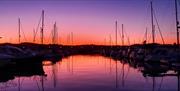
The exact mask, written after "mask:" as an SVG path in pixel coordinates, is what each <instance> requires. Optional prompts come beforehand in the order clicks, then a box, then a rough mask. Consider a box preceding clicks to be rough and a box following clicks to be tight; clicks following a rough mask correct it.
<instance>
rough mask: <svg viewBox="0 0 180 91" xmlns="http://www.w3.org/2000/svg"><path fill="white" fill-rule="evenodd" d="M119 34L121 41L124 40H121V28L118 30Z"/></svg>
mask: <svg viewBox="0 0 180 91" xmlns="http://www.w3.org/2000/svg"><path fill="white" fill-rule="evenodd" d="M118 32H119V37H120V40H122V38H121V36H122V35H121V30H120V28H118Z"/></svg>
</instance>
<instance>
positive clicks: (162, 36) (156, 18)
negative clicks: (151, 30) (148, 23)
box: [153, 10, 165, 44]
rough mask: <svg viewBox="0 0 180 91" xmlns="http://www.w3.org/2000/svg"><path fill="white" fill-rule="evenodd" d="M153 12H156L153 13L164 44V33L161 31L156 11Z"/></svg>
mask: <svg viewBox="0 0 180 91" xmlns="http://www.w3.org/2000/svg"><path fill="white" fill-rule="evenodd" d="M153 12H154V13H153V14H154V18H155V21H156V24H157V26H158V30H159V33H160V36H161V39H162V42H163V44H165V42H164V38H163V35H162V32H161V29H160V27H159V23H158V20H157V18H156V15H155V11H154V10H153Z"/></svg>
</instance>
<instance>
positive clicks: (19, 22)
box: [18, 18, 21, 43]
mask: <svg viewBox="0 0 180 91" xmlns="http://www.w3.org/2000/svg"><path fill="white" fill-rule="evenodd" d="M18 37H19V39H18V41H19V43H20V42H21V21H20V18H18Z"/></svg>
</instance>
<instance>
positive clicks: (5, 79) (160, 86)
mask: <svg viewBox="0 0 180 91" xmlns="http://www.w3.org/2000/svg"><path fill="white" fill-rule="evenodd" d="M15 68H16V69H13V70H12V69H9V70H8V69H6V71H4V70H2V69H1V70H0V72H1V75H0V79H2V80H0V81H1V83H0V90H3V91H59V90H61V91H120V90H122V91H180V90H179V87H180V83H179V80H180V78H179V71H178V69H177V68H174V69H171V68H169V67H168V66H165V65H159V64H145V63H141V62H137V61H134V60H125V61H122V60H113V59H110V58H106V57H102V56H98V55H94V56H84V55H77V56H70V57H67V58H64V59H62V60H60V61H59V62H55V61H53V62H52V61H49V60H45V61H44V62H43V63H40V64H28V65H19V66H17V67H15ZM175 69H176V71H177V72H175V71H174V70H175Z"/></svg>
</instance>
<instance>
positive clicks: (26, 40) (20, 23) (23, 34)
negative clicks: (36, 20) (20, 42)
mask: <svg viewBox="0 0 180 91" xmlns="http://www.w3.org/2000/svg"><path fill="white" fill-rule="evenodd" d="M20 25H21V30H22V33H23V36H24V40H25V41H27V39H26V36H25V33H24V30H23V28H22V24H21V23H20Z"/></svg>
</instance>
